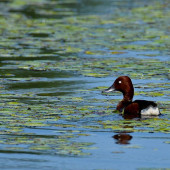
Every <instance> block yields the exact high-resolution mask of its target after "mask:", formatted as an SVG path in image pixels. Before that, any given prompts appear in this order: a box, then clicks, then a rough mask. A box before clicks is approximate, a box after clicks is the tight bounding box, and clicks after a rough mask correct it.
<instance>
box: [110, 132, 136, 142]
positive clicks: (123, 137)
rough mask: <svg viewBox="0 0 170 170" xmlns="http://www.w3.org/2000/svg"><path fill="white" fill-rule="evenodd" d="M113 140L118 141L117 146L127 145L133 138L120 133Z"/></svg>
mask: <svg viewBox="0 0 170 170" xmlns="http://www.w3.org/2000/svg"><path fill="white" fill-rule="evenodd" d="M113 138H114V139H115V140H116V144H122V145H127V144H129V141H130V140H131V139H132V138H133V137H132V136H131V135H129V134H127V133H118V134H116V135H114V136H113Z"/></svg>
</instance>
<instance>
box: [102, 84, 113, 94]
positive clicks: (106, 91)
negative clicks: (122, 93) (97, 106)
mask: <svg viewBox="0 0 170 170" xmlns="http://www.w3.org/2000/svg"><path fill="white" fill-rule="evenodd" d="M112 91H115V88H114V86H110V87H109V88H108V89H106V90H103V91H102V93H110V92H112Z"/></svg>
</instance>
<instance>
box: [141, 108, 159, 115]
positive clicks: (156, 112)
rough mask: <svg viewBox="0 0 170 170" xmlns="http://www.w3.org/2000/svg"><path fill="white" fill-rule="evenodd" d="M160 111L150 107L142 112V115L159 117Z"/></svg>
mask: <svg viewBox="0 0 170 170" xmlns="http://www.w3.org/2000/svg"><path fill="white" fill-rule="evenodd" d="M159 114H160V111H159V109H158V107H153V106H149V107H147V108H146V109H143V110H141V115H145V116H158V115H159Z"/></svg>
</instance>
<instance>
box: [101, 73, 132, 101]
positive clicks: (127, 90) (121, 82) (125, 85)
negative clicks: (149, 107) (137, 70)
mask: <svg viewBox="0 0 170 170" xmlns="http://www.w3.org/2000/svg"><path fill="white" fill-rule="evenodd" d="M112 91H120V92H122V93H123V100H125V101H132V99H133V95H134V88H133V84H132V81H131V79H130V78H129V77H128V76H120V77H118V78H117V79H116V80H115V81H114V83H113V84H112V85H111V86H110V87H109V88H108V89H106V90H104V91H103V92H104V93H109V92H112Z"/></svg>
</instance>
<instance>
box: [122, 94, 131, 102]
mask: <svg viewBox="0 0 170 170" xmlns="http://www.w3.org/2000/svg"><path fill="white" fill-rule="evenodd" d="M132 99H133V93H132V92H130V93H125V94H123V99H122V101H124V102H126V101H127V102H132Z"/></svg>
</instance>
